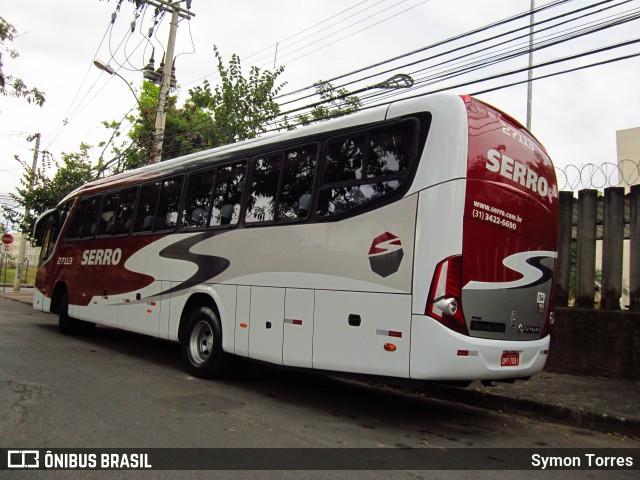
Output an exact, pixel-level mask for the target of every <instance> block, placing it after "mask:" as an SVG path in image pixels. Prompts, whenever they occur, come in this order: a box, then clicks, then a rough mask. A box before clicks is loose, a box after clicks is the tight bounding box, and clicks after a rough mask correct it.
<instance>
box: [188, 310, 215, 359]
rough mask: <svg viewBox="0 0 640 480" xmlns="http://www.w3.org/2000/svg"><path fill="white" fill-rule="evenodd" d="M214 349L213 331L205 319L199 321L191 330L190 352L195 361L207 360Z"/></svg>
mask: <svg viewBox="0 0 640 480" xmlns="http://www.w3.org/2000/svg"><path fill="white" fill-rule="evenodd" d="M212 350H213V331H212V330H211V327H210V326H209V324H208V323H207V322H206V321H205V320H201V321H199V322H198V323H197V324H196V325H195V326H194V327H193V330H192V331H191V336H190V338H189V353H190V354H191V355H190V356H191V358H192V360H193V362H194V363H196V364H198V365H200V364H202V363H204V362H206V361H207V359H208V358H209V356H210V355H211V353H212Z"/></svg>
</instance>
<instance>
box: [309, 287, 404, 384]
mask: <svg viewBox="0 0 640 480" xmlns="http://www.w3.org/2000/svg"><path fill="white" fill-rule="evenodd" d="M410 328H411V296H410V295H403V294H384V293H365V292H336V291H326V290H319V291H316V301H315V315H314V333H313V367H314V368H317V369H323V370H334V371H350V372H355V373H367V374H373V375H385V376H394V377H408V376H409V347H410Z"/></svg>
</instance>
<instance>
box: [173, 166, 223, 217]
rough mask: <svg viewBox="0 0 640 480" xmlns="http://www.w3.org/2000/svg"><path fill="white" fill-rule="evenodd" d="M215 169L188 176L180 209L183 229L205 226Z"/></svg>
mask: <svg viewBox="0 0 640 480" xmlns="http://www.w3.org/2000/svg"><path fill="white" fill-rule="evenodd" d="M214 176H215V169H213V170H207V171H204V172H195V173H192V174H191V175H189V179H188V181H187V189H186V193H185V199H184V206H183V207H182V220H181V224H182V227H183V228H189V227H204V226H205V225H206V224H207V217H208V215H209V207H210V203H211V195H212V193H213V179H214Z"/></svg>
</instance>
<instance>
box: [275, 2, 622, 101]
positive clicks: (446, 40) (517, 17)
mask: <svg viewBox="0 0 640 480" xmlns="http://www.w3.org/2000/svg"><path fill="white" fill-rule="evenodd" d="M570 1H573V0H555V1H554V2H551V3H549V4H546V5H543V6H540V7H538V8H536V9H535V10H534V13H539V12H542V11H543V10H546V9H549V8H553V7H555V6H558V5H561V4H563V3H567V2H570ZM606 1H612V0H606ZM530 14H531V11H530V10H527V11H525V12H522V13H518V14H516V15H513V16H511V17H507V18H505V19H502V20H499V21H497V22H493V23H490V24H488V25H485V26H483V27H480V28H476V29H473V30H470V31H468V32H465V33H462V34H459V35H455V36H453V37H450V38H448V39H445V40H441V41H439V42H436V43H433V44H430V45H426V46H424V47H421V48H419V49H416V50H413V51H411V52H407V53H404V54H402V55H398V56H395V57H392V58H389V59H387V60H383V61H381V62H377V63H374V64H372V65H369V66H366V67H362V68H358V69H356V70H353V71H351V72H347V73H344V74H341V75H338V76H335V77H333V78H329V79H328V80H326V81H325V82H326V83H330V82H335V81H336V80H340V79H342V78H345V77H349V76H351V75H355V74H357V73H361V72H364V71H367V70H370V69H372V68H375V67H379V66H381V65H384V64H387V63H390V62H393V61H396V60H400V59H402V58H406V57H408V56H410V55H414V54H416V53H420V52H423V51H425V50H429V49H432V48H435V47H438V46H441V45H445V44H447V43H451V42H454V41H456V40H460V39H462V38H465V37H469V36H472V35H475V34H477V33H481V32H484V31H486V30H489V29H491V28H495V27H498V26H501V25H504V24H507V23H510V22H513V21H514V20H518V19H521V18H524V17H527V16H529V15H530ZM311 88H314V85H307V86H306V87H302V88H299V89H297V90H295V91H292V92H287V93H283V94H281V95H279V96H278V97H276V98H282V97H286V96H289V95H295V94H297V93H301V92H304V91H307V90H309V89H311Z"/></svg>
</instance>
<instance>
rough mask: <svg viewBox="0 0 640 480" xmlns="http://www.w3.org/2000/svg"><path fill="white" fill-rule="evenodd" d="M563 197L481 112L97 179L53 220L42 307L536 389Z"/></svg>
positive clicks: (261, 347) (232, 149) (380, 112)
mask: <svg viewBox="0 0 640 480" xmlns="http://www.w3.org/2000/svg"><path fill="white" fill-rule="evenodd" d="M557 218H558V190H557V186H556V178H555V173H554V168H553V165H552V163H551V160H550V159H549V157H548V155H547V153H546V151H545V149H544V148H543V147H542V146H541V145H540V144H539V143H538V141H537V140H536V139H535V138H534V137H533V136H532V135H531V134H530V133H529V132H528V131H527V130H526V129H525V128H524V127H523V126H522V125H521V124H519V123H518V122H517V121H515V120H514V119H513V118H511V117H510V116H508V115H506V114H504V113H502V112H501V111H499V110H497V109H495V108H493V107H491V106H489V105H487V104H485V103H483V102H481V101H479V100H477V99H474V98H471V97H469V96H462V97H461V96H455V95H440V96H435V95H434V96H427V97H420V98H415V99H409V100H403V101H398V102H396V103H392V104H390V105H388V106H384V107H379V108H376V109H371V110H369V111H364V112H360V113H358V114H354V115H351V116H348V117H343V118H340V119H335V120H332V121H327V122H325V123H321V124H317V125H314V126H310V127H306V128H301V129H298V130H294V131H288V132H285V133H279V134H275V135H270V136H267V137H264V138H258V139H253V140H249V141H245V142H242V143H237V144H234V145H228V146H225V147H220V148H216V149H213V150H208V151H203V152H200V153H196V154H192V155H188V156H185V157H182V158H177V159H174V160H169V161H165V162H162V163H159V164H155V165H150V166H147V167H143V168H140V169H137V170H134V171H130V172H126V173H122V174H119V175H115V176H113V177H109V178H104V179H100V180H96V181H94V182H91V183H89V184H87V185H85V186H83V187H82V188H79V189H78V190H76V191H74V192H73V193H71V194H70V195H69V196H67V197H66V198H65V199H63V200H62V202H61V203H60V204H59V206H58V207H57V208H56V209H55V210H52V211H50V212H47V213H46V214H44V215H43V216H42V217H41V218H40V219H39V221H38V224H37V227H36V230H37V232H41V233H39V234H38V235H40V238H42V239H43V247H42V254H41V258H40V265H39V270H38V275H37V282H36V287H37V289H36V294H35V295H34V307H35V308H36V309H38V310H42V311H45V312H52V313H56V314H58V315H59V326H60V330H61V331H62V332H63V333H73V332H76V331H78V330H81V329H82V328H83V327H86V326H87V325H91V324H99V325H106V326H110V327H116V328H119V329H124V330H130V331H134V332H141V333H144V334H147V335H152V336H156V337H160V338H164V339H169V340H174V341H178V342H180V343H181V345H182V349H183V354H184V360H185V363H186V368H187V370H188V371H189V372H190V373H191V374H193V375H195V376H199V377H216V376H220V375H223V374H224V372H225V371H226V368H227V366H228V361H229V358H230V357H231V356H233V355H236V356H241V357H248V358H250V359H255V360H259V361H264V362H269V363H273V364H277V365H284V366H289V367H302V368H309V369H315V370H320V371H326V372H351V373H356V374H365V375H375V376H387V377H396V378H404V379H413V380H441V381H469V380H474V379H484V380H506V379H513V378H526V377H529V376H531V375H532V374H535V373H536V372H538V371H540V370H541V369H542V368H543V366H544V364H545V360H546V358H547V355H548V349H549V328H550V326H551V324H552V323H553V313H552V312H553V300H552V295H553V293H552V283H553V270H554V262H555V257H556V238H557Z"/></svg>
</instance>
